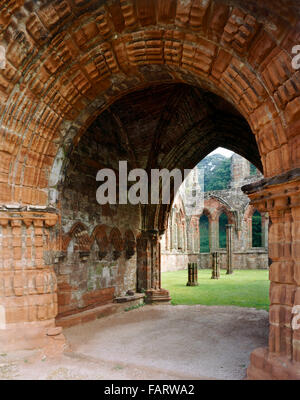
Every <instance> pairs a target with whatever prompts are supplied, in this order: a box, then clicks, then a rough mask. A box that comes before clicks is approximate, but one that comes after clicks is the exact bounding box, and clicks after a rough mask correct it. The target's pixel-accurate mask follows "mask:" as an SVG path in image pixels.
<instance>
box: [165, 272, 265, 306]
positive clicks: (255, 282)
mask: <svg viewBox="0 0 300 400" xmlns="http://www.w3.org/2000/svg"><path fill="white" fill-rule="evenodd" d="M187 281H188V271H187V270H184V271H176V272H164V273H162V287H163V288H164V289H167V290H169V291H170V294H171V297H172V304H174V305H177V304H186V305H192V304H203V305H207V306H212V305H215V306H216V305H222V306H225V305H226V306H239V307H249V308H257V309H263V310H269V287H270V282H269V271H267V270H235V271H234V273H233V275H226V271H225V270H221V277H220V279H219V280H214V279H211V270H209V269H201V270H199V271H198V282H199V286H195V287H188V286H186V283H187Z"/></svg>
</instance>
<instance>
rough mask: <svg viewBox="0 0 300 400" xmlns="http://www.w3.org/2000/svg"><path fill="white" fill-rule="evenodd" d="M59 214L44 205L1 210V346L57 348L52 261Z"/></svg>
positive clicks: (60, 337)
mask: <svg viewBox="0 0 300 400" xmlns="http://www.w3.org/2000/svg"><path fill="white" fill-rule="evenodd" d="M57 220H58V216H57V215H56V214H54V213H49V212H44V211H32V212H31V211H22V212H20V211H15V212H14V211H8V210H5V211H0V230H1V234H0V351H1V352H6V351H14V350H18V349H24V348H26V349H34V348H43V349H44V351H45V352H46V353H47V352H49V351H50V353H51V352H56V351H58V352H61V351H62V349H63V346H64V344H65V340H64V337H63V335H62V334H61V328H56V327H55V317H56V315H57V293H56V291H57V283H56V276H55V272H54V269H53V266H52V265H51V262H52V260H51V254H52V253H53V250H54V248H55V243H56V241H55V238H54V237H52V232H51V228H52V227H53V226H54V225H55V224H56V222H57Z"/></svg>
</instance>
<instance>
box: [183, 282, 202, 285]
mask: <svg viewBox="0 0 300 400" xmlns="http://www.w3.org/2000/svg"><path fill="white" fill-rule="evenodd" d="M186 286H199V283H197V282H188V283H187V284H186Z"/></svg>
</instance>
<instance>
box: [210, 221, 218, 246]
mask: <svg viewBox="0 0 300 400" xmlns="http://www.w3.org/2000/svg"><path fill="white" fill-rule="evenodd" d="M209 227H210V230H209V243H210V251H211V253H213V252H214V251H216V250H217V249H218V248H219V238H218V236H219V235H218V233H219V221H218V218H217V217H215V218H212V219H211V220H210V221H209Z"/></svg>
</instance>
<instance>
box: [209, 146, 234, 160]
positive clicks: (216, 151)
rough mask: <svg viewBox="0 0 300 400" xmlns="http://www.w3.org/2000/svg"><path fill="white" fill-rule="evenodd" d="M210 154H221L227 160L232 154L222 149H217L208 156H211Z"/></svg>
mask: <svg viewBox="0 0 300 400" xmlns="http://www.w3.org/2000/svg"><path fill="white" fill-rule="evenodd" d="M212 154H222V155H223V156H225V157H227V158H229V157H231V156H232V154H233V152H232V151H230V150H227V149H224V148H223V147H218V148H217V149H216V150H215V151H213V152H212V153H210V155H212Z"/></svg>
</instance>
